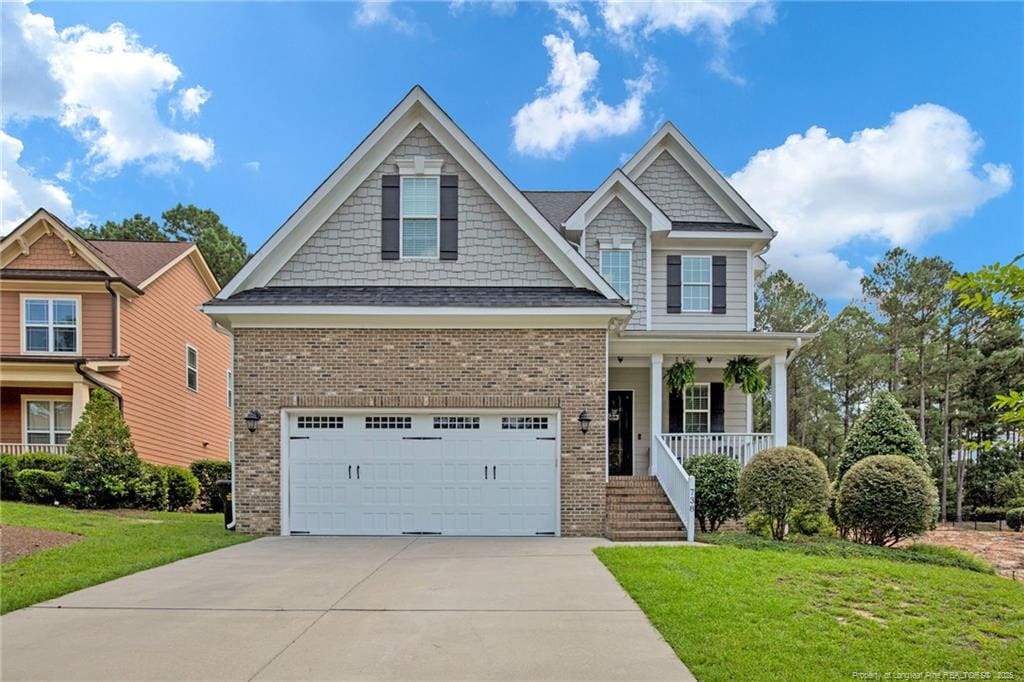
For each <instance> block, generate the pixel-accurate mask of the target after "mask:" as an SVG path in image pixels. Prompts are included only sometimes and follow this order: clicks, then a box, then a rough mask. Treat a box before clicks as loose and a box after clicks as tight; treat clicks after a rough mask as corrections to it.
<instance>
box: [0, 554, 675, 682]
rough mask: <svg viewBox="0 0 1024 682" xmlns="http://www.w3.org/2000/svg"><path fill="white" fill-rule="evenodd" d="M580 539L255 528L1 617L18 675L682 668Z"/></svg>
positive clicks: (259, 675)
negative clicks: (352, 534)
mask: <svg viewBox="0 0 1024 682" xmlns="http://www.w3.org/2000/svg"><path fill="white" fill-rule="evenodd" d="M603 543H604V541H602V540H597V539H583V538H525V539H518V538H517V539H496V538H482V539H470V538H403V537H393V538H302V537H295V538H265V539H261V540H256V541H254V542H250V543H246V544H243V545H236V546H234V547H229V548H227V549H222V550H219V551H216V552H212V553H210V554H204V555H202V556H198V557H194V558H192V559H185V560H183V561H179V562H177V563H173V564H169V565H167V566H162V567H160V568H155V569H152V570H149V571H145V572H142V573H136V574H135V575H131V576H128V577H125V578H121V579H119V580H115V581H112V582H109V583H105V584H103V585H97V586H96V587H92V588H89V589H86V590H82V591H80V592H75V593H73V594H69V595H67V596H64V597H61V598H59V599H55V600H53V601H50V602H46V603H44V604H39V605H37V606H35V607H32V608H28V609H24V610H22V611H17V612H14V613H12V614H8V615H7V616H4V617H3V618H2V619H0V631H2V658H3V661H2V668H0V671H2V677H3V679H4V680H17V679H388V680H392V679H403V680H404V679H474V680H481V679H530V680H534V679H559V680H574V679H575V680H582V679H592V680H598V679H600V680H627V679H628V680H645V679H672V680H692V679H693V677H692V676H691V675H690V673H689V671H687V669H686V668H685V667H684V666H683V665H682V664H681V663H680V662H679V660H678V659H677V658H676V656H675V654H674V653H673V652H672V650H671V649H670V648H669V646H668V645H667V644H666V643H665V641H664V640H663V639H662V638H661V636H660V635H659V634H658V632H657V631H656V630H655V629H654V628H653V627H652V626H651V625H650V623H648V621H647V619H646V617H645V616H644V615H643V613H642V612H641V611H640V609H639V608H637V606H636V605H635V604H634V603H633V601H632V600H631V599H630V598H629V597H628V596H627V595H626V593H625V592H624V591H623V590H622V589H621V588H620V587H619V585H618V583H616V582H615V579H614V578H613V577H612V576H611V574H610V573H608V571H607V570H605V568H604V566H602V565H601V563H600V562H599V561H598V560H597V558H596V557H595V556H594V555H593V553H592V552H591V549H592V548H593V547H594V546H596V545H599V544H603Z"/></svg>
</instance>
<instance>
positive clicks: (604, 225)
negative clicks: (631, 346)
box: [585, 198, 648, 329]
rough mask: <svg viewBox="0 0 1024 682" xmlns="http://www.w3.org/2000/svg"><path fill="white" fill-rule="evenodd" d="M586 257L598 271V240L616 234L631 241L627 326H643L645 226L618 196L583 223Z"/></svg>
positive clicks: (645, 257)
mask: <svg viewBox="0 0 1024 682" xmlns="http://www.w3.org/2000/svg"><path fill="white" fill-rule="evenodd" d="M585 234H586V239H587V244H586V256H587V260H588V261H590V263H591V265H593V266H594V269H595V270H597V271H598V272H600V271H601V242H602V241H605V242H611V241H613V240H614V239H615V237H619V238H620V239H621V240H622V241H623V242H629V241H632V242H633V257H632V258H633V260H632V264H631V265H632V267H631V272H632V282H631V283H630V287H631V288H632V296H631V301H630V303H631V305H632V306H633V316H632V317H631V318H630V320H629V325H628V326H627V329H645V328H646V325H647V323H646V315H647V276H646V274H645V273H646V261H647V235H648V232H647V228H646V227H645V226H644V224H643V223H641V222H640V221H639V220H638V219H637V217H636V216H635V215H633V212H632V211H630V210H629V209H628V208H626V205H625V204H623V203H622V201H620V200H619V199H617V198H616V199H612V200H611V202H610V203H609V204H608V205H607V206H605V207H604V209H603V210H602V211H601V212H600V213H599V214H598V215H597V216H596V217H595V218H594V219H593V220H592V221H591V222H590V224H589V225H587V229H586V233H585Z"/></svg>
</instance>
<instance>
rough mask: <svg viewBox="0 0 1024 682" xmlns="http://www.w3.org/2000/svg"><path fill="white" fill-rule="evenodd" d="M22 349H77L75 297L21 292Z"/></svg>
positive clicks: (34, 350) (64, 351)
mask: <svg viewBox="0 0 1024 682" xmlns="http://www.w3.org/2000/svg"><path fill="white" fill-rule="evenodd" d="M21 310H22V349H23V352H25V353H67V354H69V355H74V354H77V353H79V350H80V349H79V337H80V334H79V331H78V326H79V325H78V323H79V319H78V310H79V299H78V298H77V297H75V298H71V297H61V298H56V297H42V296H35V295H29V296H23V297H22V299H21Z"/></svg>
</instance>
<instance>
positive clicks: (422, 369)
mask: <svg viewBox="0 0 1024 682" xmlns="http://www.w3.org/2000/svg"><path fill="white" fill-rule="evenodd" d="M605 344H606V331H605V330H604V329H550V330H543V329H499V330H495V329H264V328H260V329H253V328H241V329H236V330H235V347H234V348H235V364H234V366H235V414H234V419H235V433H236V434H237V437H236V438H237V439H236V442H235V458H236V474H237V482H236V494H235V504H236V509H237V512H238V524H239V525H238V527H239V529H240V530H241V531H242V532H246V533H273V534H276V533H279V532H280V528H281V525H280V521H281V520H280V484H281V479H280V461H281V459H280V457H281V443H280V410H281V409H282V408H284V407H292V406H300V407H307V406H308V407H311V406H322V407H351V408H358V407H408V408H413V407H418V408H431V407H438V408H444V407H456V406H457V407H481V408H485V407H491V408H501V407H507V408H522V407H537V408H548V409H551V408H558V409H560V410H561V415H562V419H561V460H560V461H561V464H560V473H561V523H562V528H561V531H562V534H563V535H601V534H602V533H603V532H604V527H605V424H606V420H605V386H606V367H607V364H606V355H605V352H606V345H605ZM251 409H259V410H260V411H261V412H262V413H263V420H262V421H261V422H260V424H259V427H258V428H257V429H256V432H255V433H252V434H250V433H249V431H248V429H247V428H246V426H245V421H244V417H245V414H246V413H247V412H248V411H249V410H251ZM584 409H585V410H587V411H588V412H589V413H590V415H591V417H592V418H593V421H592V422H591V425H590V430H589V431H588V433H587V434H586V435H584V434H582V433H580V427H579V424H578V422H577V420H576V416H577V415H578V414H579V413H580V412H581V411H582V410H584Z"/></svg>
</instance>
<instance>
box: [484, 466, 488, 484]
mask: <svg viewBox="0 0 1024 682" xmlns="http://www.w3.org/2000/svg"><path fill="white" fill-rule="evenodd" d="M484 480H485V481H486V480H487V465H486V464H485V465H484Z"/></svg>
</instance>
